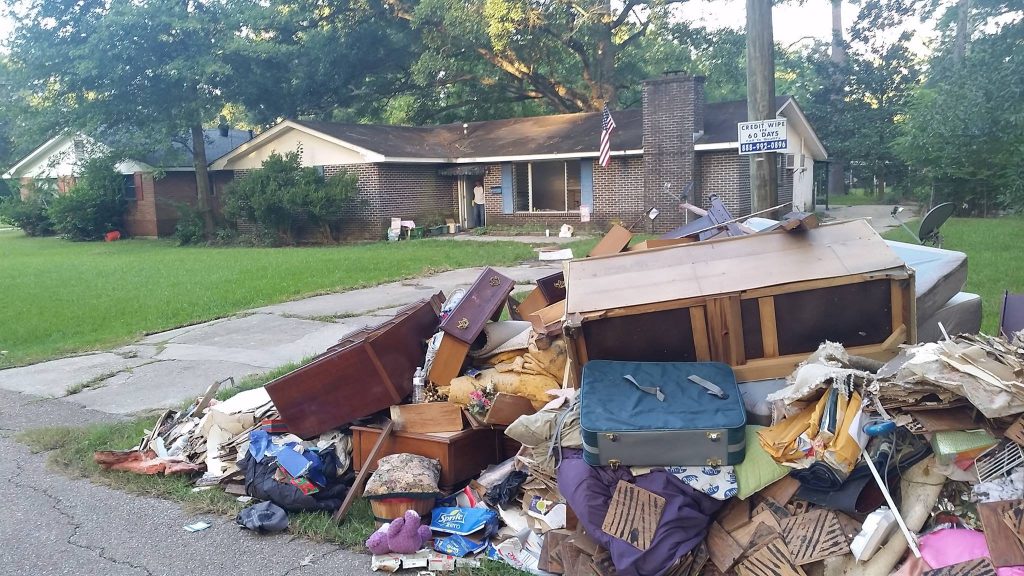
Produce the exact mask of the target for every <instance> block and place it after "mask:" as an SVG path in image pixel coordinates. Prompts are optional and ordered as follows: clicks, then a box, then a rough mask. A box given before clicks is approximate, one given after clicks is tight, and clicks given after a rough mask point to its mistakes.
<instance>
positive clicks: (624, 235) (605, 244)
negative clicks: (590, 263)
mask: <svg viewBox="0 0 1024 576" xmlns="http://www.w3.org/2000/svg"><path fill="white" fill-rule="evenodd" d="M632 239H633V233H632V232H630V231H629V230H626V228H624V227H622V226H619V225H618V224H615V225H614V226H612V229H611V230H609V231H608V233H607V234H605V235H604V238H601V241H600V242H598V243H597V245H596V246H594V248H593V249H592V250H591V251H590V254H587V256H591V257H593V256H607V255H609V254H618V253H619V252H622V250H623V249H625V248H626V246H628V245H629V241H630V240H632Z"/></svg>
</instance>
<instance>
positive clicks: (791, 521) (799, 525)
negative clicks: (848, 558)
mask: <svg viewBox="0 0 1024 576" xmlns="http://www.w3.org/2000/svg"><path fill="white" fill-rule="evenodd" d="M780 524H781V525H782V537H783V538H784V539H785V541H786V546H788V547H789V550H790V552H792V553H793V561H794V562H796V563H797V565H803V564H809V563H811V562H815V561H817V560H823V559H825V558H830V557H832V556H841V555H843V554H849V553H850V543H849V541H848V540H847V539H846V534H845V533H844V532H843V528H842V526H841V525H840V523H839V518H838V516H836V514H835V512H832V511H831V510H824V509H821V508H819V509H816V510H812V511H811V512H808V513H807V514H801V515H800V516H793V517H791V518H785V519H783V520H782V521H781V522H780Z"/></svg>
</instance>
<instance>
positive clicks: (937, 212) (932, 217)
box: [917, 202, 956, 248]
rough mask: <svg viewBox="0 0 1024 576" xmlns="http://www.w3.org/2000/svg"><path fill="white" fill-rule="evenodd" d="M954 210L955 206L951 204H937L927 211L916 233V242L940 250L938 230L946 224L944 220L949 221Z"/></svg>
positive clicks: (940, 239) (940, 235)
mask: <svg viewBox="0 0 1024 576" xmlns="http://www.w3.org/2000/svg"><path fill="white" fill-rule="evenodd" d="M954 210H956V206H955V205H953V203H952V202H946V203H944V204H939V205H938V206H936V207H935V208H932V209H931V210H929V211H928V213H927V214H925V215H924V218H923V219H921V227H920V228H919V229H918V231H917V241H918V242H920V243H921V244H929V245H931V246H935V247H936V248H941V247H942V234H940V233H939V228H941V227H942V225H943V224H945V223H946V220H949V217H950V216H952V215H953V211H954Z"/></svg>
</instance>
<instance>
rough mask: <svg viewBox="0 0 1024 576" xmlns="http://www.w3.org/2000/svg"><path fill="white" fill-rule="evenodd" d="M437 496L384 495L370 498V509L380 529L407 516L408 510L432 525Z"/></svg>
mask: <svg viewBox="0 0 1024 576" xmlns="http://www.w3.org/2000/svg"><path fill="white" fill-rule="evenodd" d="M436 497H437V495H436V494H402V495H383V496H374V497H372V498H369V500H370V509H371V510H372V511H373V519H374V520H375V521H376V522H377V527H378V528H380V527H381V526H382V525H383V524H384V523H385V522H391V521H392V520H394V519H395V518H398V517H400V516H402V515H403V514H405V511H406V510H413V511H415V512H416V513H417V514H419V515H420V518H425V519H426V521H427V523H428V524H429V523H430V511H431V510H433V509H434V500H435V498H436Z"/></svg>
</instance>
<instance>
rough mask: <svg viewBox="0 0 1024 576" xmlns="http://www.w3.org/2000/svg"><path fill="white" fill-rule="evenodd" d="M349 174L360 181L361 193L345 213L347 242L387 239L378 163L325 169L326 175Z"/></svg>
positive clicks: (343, 231) (344, 233) (334, 166)
mask: <svg viewBox="0 0 1024 576" xmlns="http://www.w3.org/2000/svg"><path fill="white" fill-rule="evenodd" d="M343 171H345V172H349V173H350V174H355V175H356V176H357V177H358V178H359V181H358V187H359V192H358V193H357V194H356V198H355V199H354V200H353V201H352V202H351V203H349V205H348V206H347V207H346V208H345V210H344V211H343V212H342V229H341V236H342V239H344V240H379V239H380V238H382V237H383V236H384V229H385V226H384V225H383V219H384V213H383V211H382V206H381V192H380V189H381V170H380V166H379V165H377V164H349V165H330V166H324V176H325V177H327V178H330V177H331V176H334V175H335V174H338V173H339V172H343Z"/></svg>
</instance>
